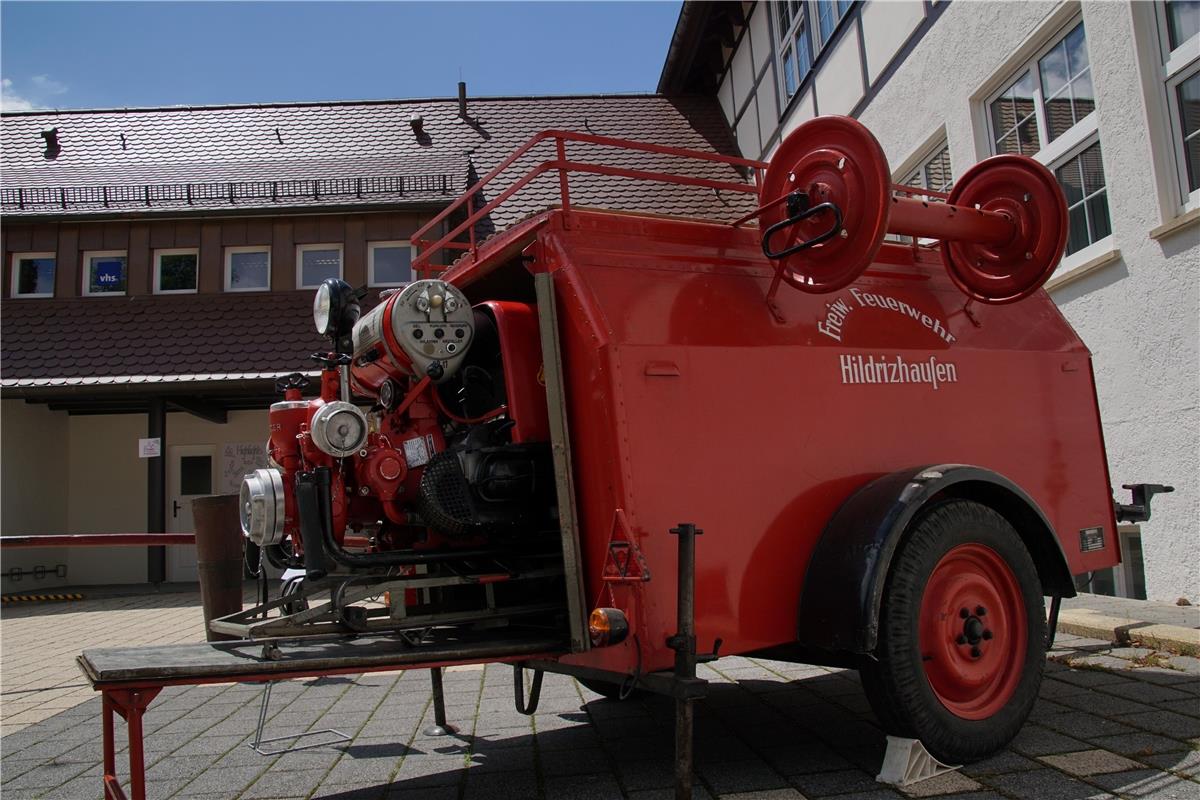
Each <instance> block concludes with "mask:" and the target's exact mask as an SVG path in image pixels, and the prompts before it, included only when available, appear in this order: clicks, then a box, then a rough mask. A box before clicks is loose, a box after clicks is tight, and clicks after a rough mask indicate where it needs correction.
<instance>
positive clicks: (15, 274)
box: [9, 253, 58, 299]
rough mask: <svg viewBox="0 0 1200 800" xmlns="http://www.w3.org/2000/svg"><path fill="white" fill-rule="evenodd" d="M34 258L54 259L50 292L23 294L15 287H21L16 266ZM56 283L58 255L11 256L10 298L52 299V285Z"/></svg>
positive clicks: (25, 254)
mask: <svg viewBox="0 0 1200 800" xmlns="http://www.w3.org/2000/svg"><path fill="white" fill-rule="evenodd" d="M35 258H53V259H54V279H53V280H52V281H50V292H49V293H46V292H25V293H21V292H18V291H17V287H18V286H20V285H21V281H20V277H21V276H20V275H19V274H18V271H17V265H18V264H20V263H21V261H23V260H25V259H35ZM57 281H58V253H13V254H12V286H11V287H10V291H9V296H10V297H12V298H14V299H15V298H18V297H20V298H31V299H32V298H38V297H54V284H55V283H56V282H57Z"/></svg>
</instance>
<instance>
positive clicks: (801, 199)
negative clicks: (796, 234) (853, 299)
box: [762, 192, 842, 261]
mask: <svg viewBox="0 0 1200 800" xmlns="http://www.w3.org/2000/svg"><path fill="white" fill-rule="evenodd" d="M787 210H788V217H787V219H784V220H780V221H779V222H776V223H775V224H774V225H771V226H770V227H768V228H767V229H766V230H765V231H763V235H762V251H763V255H764V256H766V257H767V258H769V259H771V260H772V261H777V260H779V259H781V258H787V257H788V256H790V255H792V254H793V253H799V252H800V251H801V250H807V249H808V248H810V247H816V246H817V245H819V244H820V243H821V242H826V241H829V240H830V239H832V238H833V237H834V236H837V235H838V232H839V231H840V230H841V229H842V210H841V209H840V208H838V207H837V205H836V204H835V203H832V202H824V203H818V204H817V205H815V206H812V207H811V208H810V207H809V205H808V195H807V194H805V193H804V192H792V193H791V194H790V195H788V199H787ZM823 211H832V212H833V218H834V224H833V227H831V228H830V229H829V230H827V231H825V232H824V233H822V234H820V235H819V236H814V237H813V238H812V239H809V240H808V241H805V242H800V243H799V244H795V245H792V246H791V247H785V248H784V249H783V250H780V251H778V252H774V251H772V250H771V237H772V236H773V235H774V234H776V233H778V232H779V231H781V230H784V229H785V228H790V227H791V226H792V225H795V224H796V223H798V222H802V221H803V220H806V219H808V218H809V217H814V216H816V215H817V214H820V213H821V212H823Z"/></svg>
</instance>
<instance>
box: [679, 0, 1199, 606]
mask: <svg viewBox="0 0 1200 800" xmlns="http://www.w3.org/2000/svg"><path fill="white" fill-rule="evenodd" d="M659 89H660V91H664V92H679V91H689V92H697V93H708V94H715V95H716V96H717V97H718V99H719V101H720V104H721V108H722V110H723V112H724V113H725V116H726V119H727V120H728V121H729V123H730V125H731V127H732V128H733V130H734V132H735V134H736V137H737V141H738V144H739V147H740V149H741V151H742V154H743V155H745V156H748V157H751V158H761V159H764V160H766V159H769V158H770V155H771V153H772V152H773V151H774V150H775V148H776V147H778V145H779V142H780V141H781V139H782V138H783V137H784V136H786V135H787V134H788V133H789V132H790V131H792V130H793V129H795V128H796V126H798V125H799V124H800V123H802V122H804V121H805V120H807V119H810V118H812V117H814V116H816V115H820V114H847V115H850V116H853V117H856V118H858V119H859V120H860V121H862V122H863V123H864V124H866V126H867V127H868V128H870V130H871V131H872V132H873V133H874V134H875V135H876V137H877V138H878V139H879V141H880V143H881V144H882V146H883V149H884V151H885V153H886V154H887V157H888V161H889V164H890V165H891V168H892V170H893V179H894V180H896V181H897V182H900V183H907V184H911V185H918V186H922V187H925V188H931V189H936V190H943V189H945V188H946V187H948V186H951V185H952V184H953V180H954V177H955V176H957V175H961V174H963V173H964V172H965V171H966V169H967V168H968V167H970V166H971V165H972V164H975V163H976V162H978V161H980V160H982V159H985V158H987V157H989V156H992V155H996V154H1000V153H1021V154H1024V155H1028V156H1032V157H1033V158H1036V159H1037V160H1038V161H1040V162H1042V163H1043V164H1045V165H1046V166H1047V167H1049V168H1050V169H1051V170H1052V171H1053V172H1054V174H1055V176H1056V177H1057V178H1058V180H1059V183H1060V184H1061V185H1062V187H1063V190H1064V192H1065V194H1066V196H1067V200H1068V204H1069V207H1070V211H1069V217H1070V237H1069V241H1068V245H1067V251H1066V254H1065V256H1064V258H1063V260H1062V263H1061V264H1060V265H1059V267H1058V268H1057V269H1056V271H1055V273H1054V275H1053V276H1052V278H1051V279H1050V281H1049V282H1048V283H1047V284H1046V290H1047V291H1048V292H1049V293H1050V295H1051V297H1053V298H1054V300H1055V301H1056V302H1057V303H1058V304H1059V306H1060V308H1061V309H1062V310H1063V312H1064V314H1065V315H1066V316H1067V318H1068V319H1069V320H1070V322H1071V324H1072V325H1073V326H1074V327H1075V329H1076V330H1077V331H1078V332H1079V334H1080V336H1081V337H1082V338H1083V340H1084V342H1085V343H1087V345H1088V346H1089V347H1090V348H1091V350H1092V353H1093V357H1094V359H1093V368H1094V370H1095V375H1096V380H1097V387H1098V394H1099V403H1100V410H1101V415H1102V418H1103V421H1104V436H1105V440H1106V444H1107V451H1108V458H1109V464H1110V469H1111V477H1112V483H1113V486H1114V487H1115V488H1116V489H1117V491H1118V492H1121V489H1120V486H1121V484H1125V483H1135V482H1151V483H1166V484H1173V485H1174V486H1175V487H1176V492H1175V493H1174V494H1172V495H1168V496H1164V497H1162V499H1160V500H1159V501H1158V502H1157V503H1156V504H1155V506H1154V516H1153V519H1152V520H1151V521H1149V522H1148V523H1144V524H1143V525H1141V526H1140V527H1134V526H1130V527H1124V528H1122V532H1121V545H1122V550H1123V553H1124V556H1125V558H1124V563H1123V564H1122V565H1120V566H1119V567H1117V568H1116V569H1115V570H1112V571H1106V572H1105V573H1103V574H1100V573H1097V574H1094V575H1091V576H1084V577H1083V578H1082V581H1081V583H1084V584H1087V585H1088V586H1089V587H1090V590H1092V591H1098V592H1103V593H1112V594H1118V595H1125V596H1142V597H1145V596H1148V597H1150V598H1152V599H1156V600H1166V601H1174V600H1176V599H1177V598H1179V597H1188V598H1190V599H1191V600H1192V601H1193V602H1196V601H1197V600H1200V490H1198V488H1197V479H1198V478H1200V332H1198V326H1200V3H1197V2H1194V0H1193V1H1191V2H1180V1H1178V0H1174V1H1172V2H1161V1H1160V0H1156V1H1155V2H1094V3H1089V2H1084V3H1079V2H1065V3H1058V2H1049V3H1035V2H965V1H964V0H955V1H953V2H946V1H945V0H943V1H942V2H929V0H925V1H924V2H921V0H913V1H911V2H903V1H898V0H867V1H866V2H853V3H852V2H844V1H842V0H789V1H788V2H771V3H766V2H759V3H716V4H706V3H690V2H689V3H685V5H684V8H683V11H682V12H681V15H680V20H679V24H678V26H677V28H676V31H675V36H674V39H673V41H672V44H671V49H670V53H669V54H668V57H667V63H666V66H665V67H664V70H663V75H662V79H661V81H660V85H659ZM1122 494H1124V493H1122Z"/></svg>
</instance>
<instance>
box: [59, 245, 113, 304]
mask: <svg viewBox="0 0 1200 800" xmlns="http://www.w3.org/2000/svg"><path fill="white" fill-rule="evenodd" d="M116 256H120V257H121V258H123V259H125V288H124V289H122V290H121V291H119V292H93V291H92V259H94V258H115V257H116ZM55 269H58V266H57V265H55ZM80 272H82V273H83V287H82V288H83V295H84V296H85V297H123V296H124V295H127V294H129V251H128V250H86V251H84V253H83V269H82V270H80Z"/></svg>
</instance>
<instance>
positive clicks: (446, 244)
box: [412, 130, 767, 276]
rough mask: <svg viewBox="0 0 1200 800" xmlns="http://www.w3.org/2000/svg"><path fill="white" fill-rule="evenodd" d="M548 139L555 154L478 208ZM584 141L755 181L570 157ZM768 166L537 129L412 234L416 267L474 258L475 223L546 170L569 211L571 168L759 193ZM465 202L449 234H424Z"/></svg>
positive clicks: (428, 269) (434, 268)
mask: <svg viewBox="0 0 1200 800" xmlns="http://www.w3.org/2000/svg"><path fill="white" fill-rule="evenodd" d="M545 141H553V142H554V145H555V155H556V157H555V158H554V159H551V160H549V161H543V162H541V163H540V164H538V165H536V166H534V167H533V168H532V169H530V170H529V171H528V172H526V173H525V174H524V175H523V176H521V177H520V178H518V179H517V180H516V181H515V182H513V183H511V184H509V185H508V186H507V187H506V188H505V189H504V190H503V191H502V192H500V193H499V194H498V195H496V197H495V198H494V199H492V200H491V201H489V202H488V203H487V204H485V205H484V206H482V207H481V208H478V209H476V208H474V204H475V195H476V194H478V193H479V192H480V191H481V190H482V189H484V188H485V187H486V186H487V185H488V184H489V183H491V182H492V181H493V180H495V178H496V177H497V176H498V175H500V173H502V172H504V171H505V170H506V169H508V168H509V167H510V166H512V164H513V163H514V162H515V161H516V160H517V159H519V158H521V157H522V156H523V155H525V154H526V153H528V152H529V151H530V150H532V149H533V148H534V147H536V146H537V145H539V144H541V143H542V142H545ZM568 142H581V143H585V144H594V145H602V146H606V147H613V148H617V149H620V150H634V151H638V152H643V153H655V154H658V155H666V156H676V157H679V158H687V159H692V160H696V161H708V162H711V163H714V164H726V165H729V166H734V167H743V168H748V169H751V170H753V175H754V183H752V184H750V183H737V182H733V181H722V180H715V179H712V178H698V177H692V176H688V175H678V174H674V173H670V172H655V171H652V170H642V169H629V168H626V167H614V166H610V165H605V164H590V163H585V162H580V161H571V160H569V159H568V158H567V143H568ZM766 167H767V165H766V163H765V162H762V161H754V160H751V159H748V158H738V157H737V156H726V155H721V154H719V153H708V152H704V151H702V150H689V149H686V148H682V147H666V146H663V145H657V144H649V143H646V142H635V141H631V140H629V139H616V138H613V137H609V136H596V135H594V134H587V133H575V132H573V131H560V130H548V131H542V132H541V133H539V134H536V135H535V136H534V137H533V138H531V139H530V140H529V141H527V142H526V143H525V144H523V145H521V146H520V147H519V148H517V150H515V151H514V152H513V153H512V154H511V155H509V156H508V157H507V158H506V159H504V160H503V161H501V162H500V163H499V164H498V165H497V166H496V168H495V169H493V170H492V171H491V172H489V173H488V174H487V175H485V176H483V177H482V178H480V179H479V180H478V181H477V182H476V183H475V184H474V185H472V186H470V187H469V188H468V189H467V191H466V192H464V193H463V194H462V195H461V196H459V198H458V199H457V200H455V201H454V202H453V203H451V204H450V205H449V206H447V207H446V208H445V209H444V210H443V211H442V212H441V213H440V214H438V215H437V216H436V217H434V218H433V219H431V220H430V221H429V222H427V223H425V225H423V226H421V228H420V229H419V230H418V231H417V232H416V233H414V234H413V235H412V241H413V242H414V243H415V244H416V246H417V256H416V258H414V259H413V270H414V272H416V273H417V274H419V275H420V274H422V273H425V275H424V276H428V275H432V274H434V273H435V272H440V271H442V270H444V269H446V265H444V264H431V263H430V259H431V258H432V257H433V254H434V253H436V252H439V251H441V250H443V249H449V250H464V251H467V252H468V253H469V255H470V256H471V260H472V261H475V260H477V259H478V255H479V252H478V243H477V242H476V241H475V226H476V224H477V223H478V222H479V221H480V220H482V219H483V218H484V217H486V216H487V215H488V214H490V213H492V211H494V210H495V209H496V208H497V207H499V206H500V205H501V204H502V203H504V202H505V201H506V200H508V199H509V198H510V197H512V196H513V195H514V194H516V193H517V192H519V191H520V190H521V189H522V188H524V187H525V186H526V185H528V184H529V183H530V182H531V181H532V180H534V179H535V178H537V177H539V176H541V175H544V174H546V173H548V172H557V173H558V186H559V196H560V200H561V204H562V209H563V212H564V213H568V214H569V213H570V210H571V192H570V186H569V182H568V175H570V174H571V173H587V174H592V175H612V176H616V177H622V178H631V179H633V180H644V181H652V182H656V183H673V184H678V185H682V186H698V187H702V188H707V189H715V190H718V191H729V192H742V193H745V194H757V193H758V183H759V181H760V179H761V177H762V175H761V173H762V171H763V170H765V169H766ZM464 206H465V207H466V212H467V217H466V219H465V220H463V221H462V222H460V223H459V224H458V225H456V226H455V227H454V228H453V229H452V230H450V231H448V232H447V233H445V234H444V235H443V236H442V238H440V239H438V240H437V241H432V240H430V239H427V238H425V237H426V236H427V235H428V234H429V232H430V231H431V230H434V229H435V228H436V227H437V226H438V225H441V224H442V223H443V222H445V221H446V220H447V219H449V218H450V216H451V215H452V214H454V213H455V212H456V211H459V210H461V209H463V207H464ZM464 232H466V233H467V236H468V241H467V242H459V241H456V240H457V238H458V237H459V236H461V235H462V234H463V233H464Z"/></svg>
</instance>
